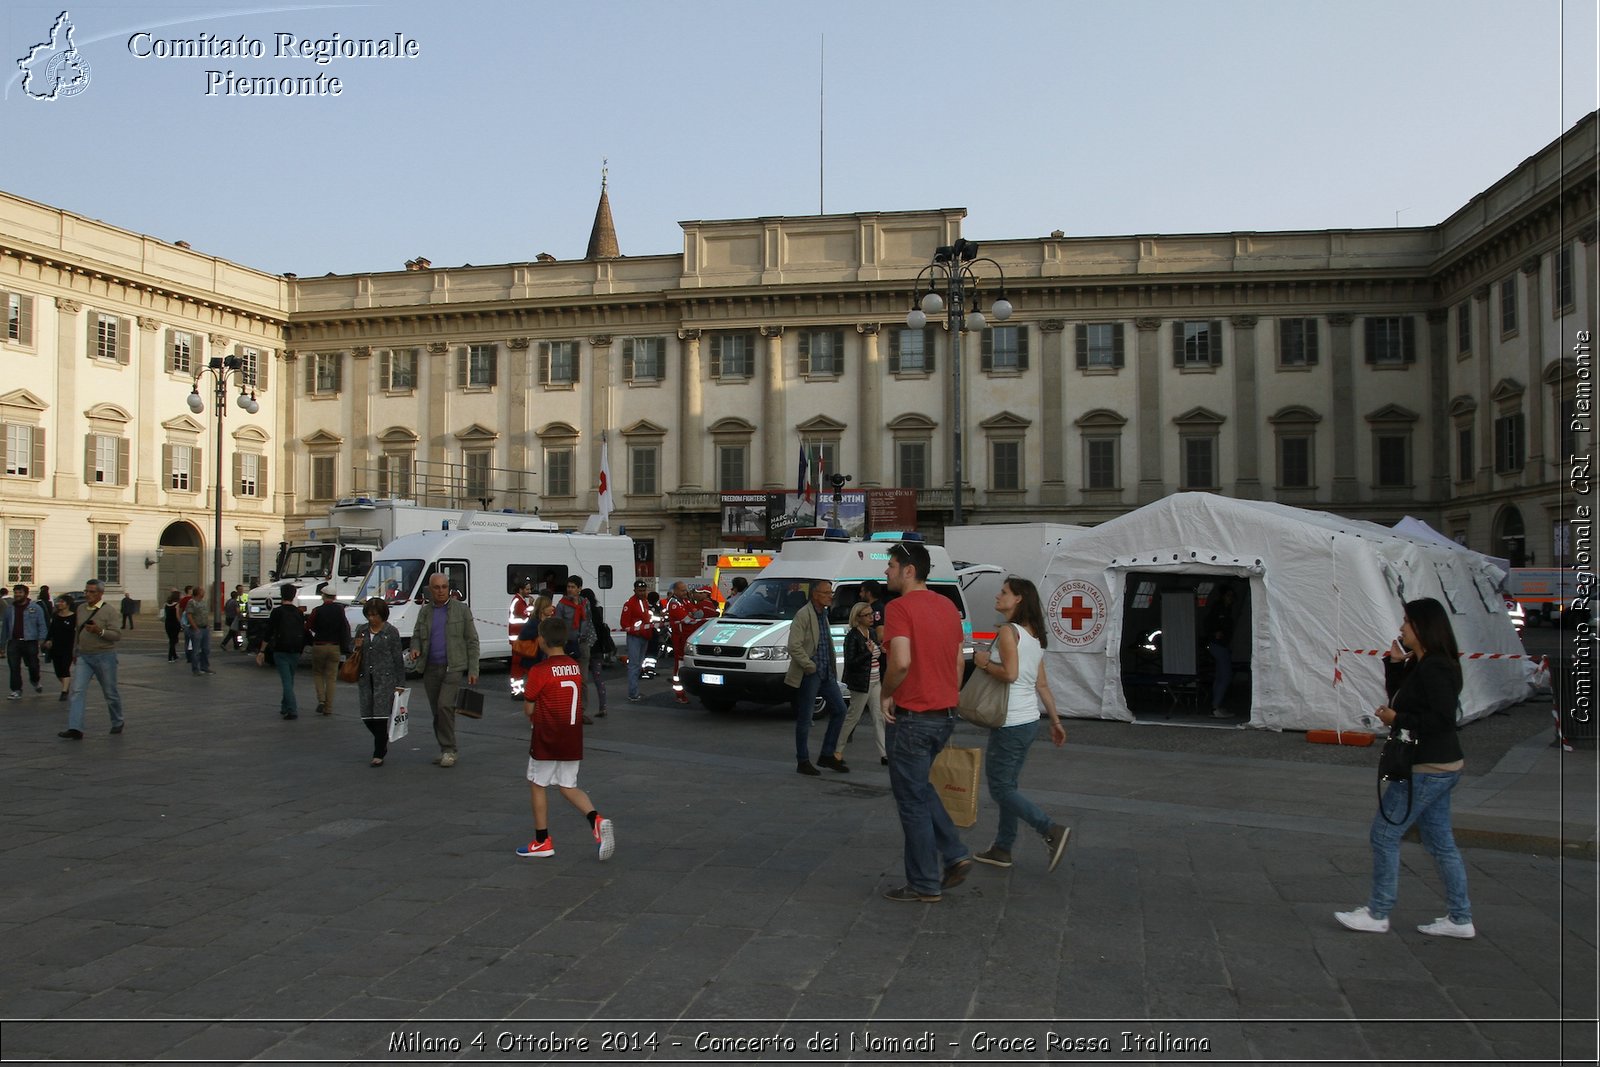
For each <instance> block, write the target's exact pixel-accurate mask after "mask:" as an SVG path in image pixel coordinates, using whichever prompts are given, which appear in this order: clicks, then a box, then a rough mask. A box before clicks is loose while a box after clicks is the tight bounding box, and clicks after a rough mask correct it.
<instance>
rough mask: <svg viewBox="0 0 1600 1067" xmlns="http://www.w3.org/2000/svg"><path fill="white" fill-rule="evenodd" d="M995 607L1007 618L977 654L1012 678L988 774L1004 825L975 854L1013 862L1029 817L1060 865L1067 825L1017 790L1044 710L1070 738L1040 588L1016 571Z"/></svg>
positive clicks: (985, 666)
mask: <svg viewBox="0 0 1600 1067" xmlns="http://www.w3.org/2000/svg"><path fill="white" fill-rule="evenodd" d="M994 607H995V610H996V611H998V612H999V613H1000V615H1001V617H1003V618H1004V619H1006V620H1007V621H1006V623H1005V625H1003V626H1001V627H1000V634H999V636H998V637H997V638H996V639H995V642H994V644H993V645H992V646H990V648H989V650H988V651H984V650H982V649H980V650H978V651H977V652H976V653H975V654H974V655H973V657H972V661H973V663H974V664H975V665H976V667H977V669H978V670H980V671H987V672H988V673H989V674H990V675H992V676H993V677H995V678H999V679H1002V680H1004V681H1006V682H1009V683H1010V690H1009V691H1008V694H1007V699H1006V721H1005V725H1003V726H999V727H997V728H995V729H993V730H991V731H989V748H988V752H987V755H986V756H985V759H984V773H985V774H986V775H987V777H988V779H989V795H990V796H991V797H993V798H994V801H995V803H996V804H998V805H1000V825H999V826H998V827H997V828H996V829H995V835H994V844H992V845H990V846H989V848H988V849H987V850H985V851H983V852H979V853H977V854H976V855H974V856H973V857H972V858H973V859H975V860H977V861H978V862H979V863H987V864H989V865H990V866H992V867H1009V866H1011V862H1012V860H1011V846H1012V845H1013V844H1015V842H1016V839H1017V824H1018V823H1019V822H1025V823H1027V824H1028V825H1029V826H1031V827H1033V828H1034V829H1035V830H1037V831H1038V832H1039V835H1040V836H1041V837H1043V838H1044V845H1045V850H1046V852H1047V855H1048V864H1049V866H1048V869H1049V870H1052V871H1053V870H1055V869H1056V864H1058V863H1060V862H1061V855H1062V853H1063V852H1065V851H1066V848H1067V834H1068V833H1069V831H1068V829H1067V828H1066V827H1065V826H1062V825H1061V824H1060V823H1056V822H1052V821H1051V820H1050V817H1049V816H1048V815H1046V814H1045V813H1044V812H1043V811H1041V810H1040V809H1039V806H1038V805H1037V804H1035V803H1034V802H1033V801H1031V800H1029V799H1028V798H1027V797H1025V796H1023V795H1022V793H1021V792H1020V791H1019V790H1018V789H1017V780H1018V779H1019V778H1020V777H1021V776H1022V765H1023V763H1025V762H1026V761H1027V758H1028V750H1029V749H1030V748H1031V747H1032V746H1033V742H1034V739H1035V738H1037V737H1038V736H1039V709H1040V708H1043V709H1044V710H1045V712H1046V713H1048V714H1049V716H1050V740H1051V741H1053V742H1054V743H1055V744H1056V746H1057V747H1060V746H1061V745H1062V744H1065V743H1066V740H1067V732H1066V730H1065V729H1063V728H1062V726H1061V716H1060V715H1058V714H1056V702H1055V698H1054V697H1053V696H1051V694H1050V683H1049V682H1048V681H1047V680H1046V679H1045V673H1044V647H1045V643H1046V642H1047V641H1048V640H1049V638H1048V637H1046V636H1045V629H1044V608H1043V606H1042V605H1041V603H1040V601H1039V590H1038V589H1036V588H1034V584H1033V583H1032V582H1030V581H1028V580H1027V579H1026V578H1018V577H1016V576H1014V575H1013V576H1011V577H1009V578H1007V579H1006V580H1005V581H1004V582H1003V583H1002V584H1001V586H1000V594H999V595H998V596H996V597H995V598H994Z"/></svg>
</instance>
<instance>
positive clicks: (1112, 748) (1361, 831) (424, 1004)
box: [0, 631, 1597, 1063]
mask: <svg viewBox="0 0 1600 1067" xmlns="http://www.w3.org/2000/svg"><path fill="white" fill-rule="evenodd" d="M153 639H154V638H153V635H151V634H150V632H149V631H145V632H144V633H142V634H140V635H138V636H137V637H136V639H135V640H133V641H130V642H128V643H127V645H126V651H125V653H124V655H123V657H122V681H123V690H124V696H125V699H126V703H127V705H128V713H127V715H128V726H127V731H126V732H125V733H124V734H122V735H121V736H116V737H112V736H108V735H107V733H106V729H107V722H106V717H105V712H104V705H103V702H102V701H101V700H100V698H99V696H98V693H97V691H94V690H91V696H90V707H89V717H88V723H89V731H88V736H87V737H86V738H85V739H84V740H83V741H81V742H66V741H61V740H58V739H57V738H56V736H55V733H56V731H57V730H59V729H61V728H62V727H63V726H64V720H65V712H64V709H65V705H64V704H59V703H57V701H56V700H55V698H54V696H53V695H51V694H46V695H45V696H43V697H36V696H32V695H31V694H30V695H29V696H27V697H26V698H24V699H23V700H21V701H15V702H11V703H9V704H8V705H7V706H6V707H5V709H4V712H3V714H0V738H3V740H4V746H3V755H0V767H3V770H4V773H3V775H0V814H3V821H0V855H3V863H4V870H5V878H4V883H5V887H6V888H5V892H4V894H3V896H0V939H3V940H0V943H3V944H4V946H5V948H4V963H3V964H0V1019H3V1020H4V1027H3V1042H4V1049H3V1051H4V1056H5V1058H6V1059H7V1060H8V1061H9V1060H15V1061H27V1060H32V1059H38V1060H44V1059H51V1060H57V1061H60V1060H65V1059H71V1060H78V1061H92V1062H97V1063H98V1062H141V1061H144V1062H148V1061H150V1060H153V1059H174V1060H177V1059H182V1060H186V1061H190V1062H197V1061H198V1062H235V1061H241V1060H248V1059H252V1058H259V1059H261V1060H271V1061H277V1062H313V1061H315V1062H335V1063H339V1062H355V1061H360V1060H366V1061H373V1060H395V1061H400V1062H428V1061H433V1060H457V1059H469V1060H470V1059H483V1060H491V1061H497V1062H547V1061H548V1062H613V1061H617V1062H630V1061H636V1060H645V1059H652V1060H656V1061H661V1062H672V1061H689V1060H696V1059H703V1060H716V1061H717V1062H750V1061H756V1060H760V1061H766V1062H792V1061H798V1060H809V1061H811V1062H843V1061H847V1060H848V1061H853V1062H876V1063H889V1062H892V1063H915V1062H921V1061H926V1060H952V1059H960V1060H967V1061H973V1062H1013V1061H1017V1062H1045V1061H1050V1060H1062V1059H1068V1058H1077V1059H1080V1060H1082V1059H1105V1060H1116V1061H1119V1062H1141V1061H1150V1062H1177V1061H1181V1060H1190V1061H1194V1062H1206V1063H1221V1062H1228V1061H1232V1060H1267V1061H1279V1062H1292V1061H1297V1060H1301V1059H1317V1060H1320V1061H1323V1062H1328V1061H1333V1060H1352V1061H1359V1062H1384V1061H1389V1060H1393V1061H1399V1060H1402V1059H1404V1060H1407V1061H1415V1060H1419V1059H1420V1060H1424V1061H1430V1062H1452V1063H1455V1062H1466V1061H1471V1060H1540V1061H1550V1062H1554V1061H1557V1060H1569V1061H1572V1062H1578V1061H1581V1060H1585V1059H1587V1060H1589V1061H1593V1059H1594V1057H1595V1051H1596V1044H1595V1022H1594V1019H1595V1014H1596V981H1595V971H1596V962H1597V953H1596V944H1597V941H1596V928H1595V915H1596V866H1595V863H1594V862H1593V861H1592V860H1591V859H1589V858H1587V856H1588V855H1592V851H1591V852H1589V853H1587V854H1583V853H1577V854H1575V853H1573V852H1572V851H1571V850H1568V852H1567V854H1565V855H1563V854H1562V853H1563V849H1562V847H1561V845H1562V843H1563V842H1564V841H1568V839H1575V840H1577V841H1578V842H1579V843H1581V842H1583V841H1588V842H1590V843H1592V841H1593V837H1594V821H1595V820H1594V779H1595V759H1594V752H1593V750H1592V749H1587V750H1580V751H1578V752H1575V753H1570V754H1566V755H1562V754H1560V752H1559V750H1552V749H1551V748H1550V746H1549V744H1548V738H1549V735H1548V724H1549V721H1550V720H1549V711H1548V706H1547V705H1546V706H1540V705H1534V704H1530V705H1524V706H1523V707H1521V708H1518V709H1515V710H1514V711H1513V712H1512V713H1511V715H1510V716H1506V717H1503V718H1506V719H1507V722H1508V724H1515V726H1516V728H1515V729H1512V730H1511V732H1512V733H1516V734H1520V735H1521V736H1520V738H1516V739H1513V740H1512V741H1510V742H1508V743H1507V745H1506V747H1505V748H1504V750H1503V754H1500V755H1498V756H1496V757H1495V758H1494V762H1493V764H1492V765H1489V761H1488V759H1487V758H1482V757H1481V756H1480V757H1474V756H1473V751H1474V750H1473V733H1472V731H1473V730H1474V729H1475V728H1477V727H1476V725H1474V726H1469V727H1467V730H1466V732H1465V733H1464V735H1463V736H1464V743H1465V745H1466V747H1467V749H1468V753H1469V760H1470V759H1476V763H1475V764H1474V765H1473V766H1472V768H1471V769H1472V770H1473V771H1474V774H1472V775H1470V776H1469V777H1468V778H1466V779H1464V781H1463V785H1462V787H1461V789H1460V790H1459V791H1458V793H1459V795H1460V798H1461V803H1460V804H1459V805H1458V807H1459V808H1460V809H1461V816H1460V818H1459V819H1458V823H1459V824H1462V825H1463V826H1464V827H1465V826H1467V825H1468V824H1470V825H1471V826H1473V827H1476V834H1477V835H1476V836H1474V835H1473V834H1469V833H1468V832H1467V831H1466V829H1464V830H1463V841H1464V844H1466V846H1467V847H1466V848H1465V850H1464V854H1465V856H1466V861H1467V868H1468V873H1469V877H1470V879H1471V891H1472V898H1473V902H1474V918H1475V921H1476V923H1477V925H1478V928H1479V936H1478V937H1477V938H1476V939H1475V940H1473V941H1447V940H1435V939H1431V938H1427V937H1424V936H1422V935H1421V934H1418V933H1417V932H1416V931H1415V926H1416V924H1417V923H1420V922H1426V921H1428V920H1430V919H1432V918H1433V917H1434V916H1436V915H1439V914H1442V912H1443V906H1442V901H1441V897H1440V892H1439V887H1438V882H1437V879H1436V878H1435V877H1434V875H1433V872H1432V865H1431V862H1430V861H1429V859H1428V857H1427V855H1426V854H1425V853H1424V852H1423V851H1422V850H1421V848H1420V846H1417V845H1414V844H1408V845H1407V846H1405V853H1404V863H1405V868H1404V872H1403V875H1402V880H1401V892H1400V901H1399V906H1398V907H1397V909H1396V911H1395V914H1394V921H1395V929H1396V932H1393V933H1390V934H1387V935H1366V934H1356V933H1351V932H1347V931H1345V930H1343V929H1342V928H1340V927H1339V926H1337V925H1336V924H1335V923H1334V921H1333V919H1332V912H1333V911H1335V910H1339V909H1345V908H1350V907H1354V906H1356V905H1358V904H1360V903H1361V902H1363V900H1364V899H1365V895H1366V882H1367V875H1368V871H1369V864H1370V860H1369V853H1368V848H1367V844H1366V826H1367V822H1368V819H1369V817H1370V813H1371V811H1372V809H1373V781H1372V778H1373V775H1372V760H1373V759H1375V755H1374V756H1371V757H1369V758H1368V759H1366V760H1363V761H1360V762H1350V761H1347V759H1346V757H1347V753H1342V752H1341V753H1339V754H1338V758H1337V759H1334V758H1330V759H1328V760H1324V761H1317V760H1316V759H1315V758H1314V757H1313V758H1312V759H1310V760H1305V759H1302V757H1303V756H1304V755H1305V749H1306V748H1308V747H1311V746H1305V743H1304V741H1303V739H1301V738H1298V737H1297V736H1296V735H1271V737H1269V738H1268V739H1267V743H1263V741H1262V740H1261V738H1260V737H1258V736H1256V735H1253V734H1246V733H1243V732H1237V731H1235V732H1231V734H1230V732H1220V733H1219V734H1218V737H1220V738H1222V740H1217V739H1214V738H1211V737H1208V738H1207V739H1206V744H1205V746H1204V748H1203V750H1202V748H1201V746H1199V745H1194V746H1185V745H1184V744H1183V743H1182V740H1181V739H1182V737H1183V736H1185V735H1188V736H1198V735H1200V734H1202V733H1210V732H1208V731H1198V730H1160V729H1157V728H1154V727H1144V726H1126V725H1122V726H1119V725H1116V724H1099V723H1095V724H1070V727H1069V728H1070V729H1071V731H1072V740H1071V741H1069V744H1068V745H1067V747H1066V748H1064V749H1061V750H1055V749H1051V748H1049V747H1048V746H1047V745H1045V746H1040V747H1038V748H1036V749H1035V750H1034V752H1033V754H1032V756H1031V758H1030V762H1029V765H1028V767H1027V768H1026V770H1025V772H1024V776H1023V786H1024V789H1025V790H1026V791H1027V792H1028V793H1029V794H1030V795H1031V796H1033V798H1034V799H1035V800H1036V801H1038V802H1039V803H1040V804H1041V805H1042V806H1043V807H1044V808H1045V809H1046V810H1048V811H1050V812H1052V813H1053V814H1056V815H1058V816H1060V817H1061V819H1062V821H1064V822H1066V823H1068V824H1069V825H1070V826H1071V827H1072V840H1071V845H1070V847H1069V848H1068V851H1067V857H1066V859H1065V860H1064V861H1063V863H1062V864H1061V866H1060V868H1059V869H1058V870H1057V871H1055V872H1054V873H1053V874H1051V873H1047V872H1046V870H1045V856H1044V849H1043V847H1042V846H1041V845H1037V844H1035V843H1034V842H1033V841H1031V840H1022V841H1019V843H1018V862H1017V864H1016V866H1015V867H1014V868H1012V869H1010V870H1008V871H1002V870H997V869H992V868H979V869H977V870H975V871H973V873H972V874H971V876H970V877H969V878H968V880H967V882H966V883H965V884H964V885H962V886H960V887H959V888H956V889H952V890H950V891H948V892H947V893H946V894H945V896H944V899H943V900H942V901H941V902H940V903H938V904H936V905H921V904H898V903H890V902H888V901H885V900H884V899H883V898H882V892H883V891H884V890H885V889H887V888H890V887H892V886H894V885H898V884H899V883H900V882H901V881H902V880H903V879H902V878H901V877H900V831H899V827H898V823H897V821H896V819H895V815H894V808H893V804H892V801H891V800H890V798H889V793H888V778H887V773H886V769H885V768H883V767H880V766H879V765H878V761H877V759H876V753H875V752H874V751H873V748H872V743H871V740H870V738H869V737H867V735H865V734H863V735H862V736H858V737H857V739H856V740H855V741H854V743H853V744H852V745H851V747H850V750H849V752H848V754H847V755H848V758H849V760H850V763H851V764H852V767H853V771H852V773H850V774H849V775H839V774H835V773H833V772H826V771H825V772H824V777H822V778H820V779H813V778H804V777H801V776H799V775H796V774H795V773H794V765H793V763H792V761H791V752H792V733H791V731H790V728H789V724H788V721H787V718H786V716H785V715H784V714H783V713H782V712H781V711H780V710H771V711H761V710H750V711H741V712H737V713H734V714H728V715H712V714H708V713H706V712H704V711H701V710H700V709H698V708H697V707H680V706H675V705H673V704H672V703H671V700H670V695H669V694H668V693H667V692H666V687H665V682H664V681H662V680H658V681H655V682H652V683H648V684H647V689H646V692H647V699H646V701H645V702H643V703H640V704H629V703H628V702H627V701H626V700H624V699H622V696H621V694H622V693H623V692H624V684H623V682H622V679H621V676H620V674H617V673H613V674H612V675H611V676H610V679H611V694H610V695H611V714H610V716H609V717H607V718H605V719H602V720H600V721H599V723H598V724H597V725H595V726H594V727H592V728H590V729H589V731H588V745H587V758H586V759H585V761H584V764H583V771H582V775H581V778H580V784H581V785H582V786H584V787H585V788H586V789H588V790H589V792H590V793H591V795H592V796H593V797H594V799H595V801H596V803H597V804H598V805H599V807H600V809H601V810H602V811H603V812H605V813H606V814H607V815H608V816H610V817H611V818H613V819H614V820H615V822H616V826H617V837H618V842H619V843H618V849H617V854H616V857H615V858H614V859H613V860H612V861H611V862H609V863H605V864H602V863H599V862H597V861H596V858H595V855H594V846H593V843H592V841H591V840H590V839H589V837H588V831H587V828H586V826H585V825H584V824H583V821H582V819H581V817H580V816H578V815H577V814H576V813H574V812H573V811H572V810H571V809H570V807H567V806H566V805H564V804H562V803H561V802H560V801H559V800H558V799H553V800H552V809H551V810H552V820H551V823H552V825H551V830H552V834H553V837H554V839H555V841H556V844H557V855H556V856H555V857H554V858H551V859H548V860H537V861H526V860H521V859H518V858H517V857H516V856H515V855H513V849H514V848H515V847H516V846H517V845H519V844H521V843H522V842H523V841H525V840H526V839H527V837H528V836H529V835H530V830H531V819H530V816H529V814H528V809H527V790H526V785H525V781H524V777H523V775H524V770H525V764H526V728H525V725H524V723H523V720H522V719H521V718H520V716H519V715H518V713H517V705H514V704H513V703H512V702H511V701H510V700H509V699H505V698H502V697H499V696H498V695H497V696H494V697H493V698H491V699H490V700H489V701H488V703H489V708H488V713H487V714H486V716H485V718H484V719H483V720H482V721H479V722H472V721H463V722H462V725H461V727H460V729H461V735H462V737H461V754H462V755H461V762H460V763H459V764H458V765H457V766H456V767H454V768H451V769H448V770H446V769H441V768H438V767H436V766H433V765H431V764H430V762H429V760H430V759H431V758H432V757H433V756H434V755H435V754H436V750H435V747H434V745H433V743H432V737H431V732H430V730H429V729H428V727H427V723H426V719H427V713H426V707H425V700H424V701H423V702H422V703H423V705H424V706H423V707H422V709H421V711H422V714H420V715H418V716H417V720H416V722H415V723H414V725H413V729H412V736H411V737H410V738H409V739H407V740H406V741H405V742H402V743H400V744H398V745H396V746H395V747H394V749H393V750H392V752H391V757H390V760H389V762H388V765H386V766H385V767H383V768H381V769H376V770H374V769H371V768H369V767H368V766H367V755H368V751H369V749H368V746H369V739H368V735H367V734H366V731H365V730H364V729H363V728H362V726H361V724H360V722H359V720H358V719H357V718H356V715H355V710H354V704H355V699H354V694H353V692H352V691H351V689H350V687H348V686H346V687H341V692H340V703H339V705H338V707H337V711H336V714H335V715H334V716H333V717H331V718H323V717H319V716H316V715H314V714H309V709H310V707H311V706H312V704H313V703H314V701H313V700H312V699H311V687H310V681H309V679H308V678H306V677H305V675H304V673H302V676H301V687H300V700H301V704H302V707H303V709H305V710H303V711H302V714H301V717H300V719H299V720H297V721H294V722H286V721H284V720H282V719H280V718H279V717H278V715H277V713H276V707H277V696H276V687H277V681H276V677H275V676H274V675H272V674H270V673H269V672H267V671H262V670H258V669H257V668H255V667H254V666H253V665H252V664H250V663H248V662H247V661H246V660H245V659H244V658H243V657H240V656H237V655H232V654H228V653H221V654H218V655H217V656H216V659H217V661H218V664H217V674H215V675H213V676H210V677H199V678H196V677H192V676H191V675H190V674H189V672H188V671H187V670H185V669H184V667H183V664H181V663H179V664H176V665H169V664H167V663H166V662H165V656H164V652H163V651H162V650H161V649H160V648H158V647H157V645H156V644H154V643H153ZM504 681H505V676H504V674H503V673H500V674H495V673H490V674H489V675H487V677H486V678H485V681H484V688H485V689H486V690H488V691H490V692H492V693H498V692H499V691H500V689H501V687H502V686H503V684H504ZM1080 727H1083V728H1080ZM1503 728H1504V729H1510V726H1509V725H1502V726H1497V727H1496V729H1503ZM1118 730H1120V731H1122V733H1121V734H1118V735H1116V741H1115V743H1108V742H1106V741H1104V739H1103V737H1100V736H1098V734H1099V733H1100V732H1104V731H1118ZM1091 732H1095V733H1096V734H1097V737H1096V739H1095V740H1094V741H1093V743H1090V742H1089V741H1087V740H1086V739H1085V735H1088V734H1090V733H1091ZM1140 735H1149V736H1151V737H1153V738H1158V740H1154V741H1152V742H1151V743H1150V744H1149V745H1145V746H1142V747H1141V746H1140V745H1138V744H1134V743H1131V741H1130V739H1132V738H1134V737H1136V736H1140ZM1228 736H1232V737H1236V738H1248V739H1247V740H1243V741H1240V742H1239V743H1238V744H1237V745H1234V746H1230V745H1228V744H1227V743H1226V738H1227V737H1228ZM1485 736H1486V735H1485ZM959 737H960V739H961V740H962V741H964V742H965V743H968V744H978V743H981V738H979V737H978V736H977V734H976V733H975V732H972V731H970V729H969V728H963V730H962V731H961V733H960V735H959ZM816 740H820V738H817V739H816ZM814 743H815V742H814ZM1316 747H1323V746H1316ZM994 819H995V809H994V805H993V803H992V802H991V801H990V800H989V799H988V798H987V797H984V799H983V803H982V806H981V810H980V814H979V821H978V824H977V825H976V826H975V827H973V828H972V829H971V830H970V831H967V832H966V834H965V836H966V839H967V841H968V842H969V843H970V844H972V846H973V847H974V848H975V849H981V848H983V847H986V846H987V844H988V843H989V840H990V836H989V835H990V834H991V833H992V830H993V825H994ZM1486 827H1487V828H1488V829H1485V828H1486ZM1568 843H1570V842H1568ZM1486 846H1494V847H1486ZM1563 1020H1565V1021H1563ZM607 1035H610V1036H607ZM618 1035H620V1036H618ZM475 1038H481V1045H475V1044H474V1039H475ZM580 1041H582V1042H586V1044H584V1045H582V1046H581V1047H580V1045H579V1044H578V1042H580ZM790 1042H792V1045H791V1044H789V1043H790ZM1029 1042H1032V1044H1031V1046H1030V1045H1029ZM607 1043H609V1044H610V1046H611V1047H609V1048H608V1047H605V1045H606V1044H607ZM808 1043H809V1044H808ZM1202 1046H1203V1047H1202Z"/></svg>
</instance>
